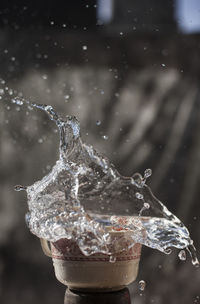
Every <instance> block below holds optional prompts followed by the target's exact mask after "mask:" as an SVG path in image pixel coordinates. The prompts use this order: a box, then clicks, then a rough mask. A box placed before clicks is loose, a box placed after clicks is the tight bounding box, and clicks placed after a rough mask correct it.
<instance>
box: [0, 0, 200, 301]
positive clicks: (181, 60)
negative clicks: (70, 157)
mask: <svg viewBox="0 0 200 304" xmlns="http://www.w3.org/2000/svg"><path fill="white" fill-rule="evenodd" d="M199 54H200V2H199V1H198V0H190V1H188V0H176V1H175V0H174V1H173V0H165V1H161V0H159V1H158V0H124V1H120V0H98V1H92V0H90V1H88V0H74V1H72V0H71V1H48V2H46V1H34V2H31V1H18V2H17V1H2V0H1V2H0V77H1V80H0V99H1V100H0V189H1V193H0V194H1V195H0V303H2V304H11V303H22V304H23V303H24V304H25V303H26V304H33V303H41V304H45V303H48V304H54V303H63V297H64V291H65V288H64V286H61V284H60V283H58V282H57V280H56V279H55V277H54V273H53V266H52V263H51V260H50V259H49V258H47V257H45V256H44V255H43V253H42V250H41V248H40V243H39V239H37V238H36V237H35V236H34V235H32V234H31V233H30V232H29V231H28V228H27V227H26V225H25V220H24V215H25V213H26V212H27V205H26V196H25V193H21V192H20V193H17V192H14V190H13V188H14V185H16V184H23V185H30V184H32V183H33V182H34V181H36V180H38V179H40V178H41V177H42V176H44V174H46V173H47V172H48V171H49V170H50V168H51V166H52V165H53V164H54V163H55V160H56V159H57V157H58V134H56V130H55V126H54V125H52V123H51V122H50V121H49V120H48V118H47V117H46V116H45V115H44V114H43V113H41V112H39V111H38V112H37V111H32V112H30V111H27V110H26V109H23V108H20V107H19V106H17V105H14V104H12V103H11V102H10V100H11V99H12V97H13V96H15V95H19V96H21V97H23V98H26V99H27V100H31V101H37V102H40V103H47V104H51V105H53V106H55V108H56V109H57V110H58V111H59V112H62V113H64V114H68V115H70V114H73V115H76V116H77V117H78V118H79V120H80V122H81V127H82V137H83V138H84V140H85V141H86V142H87V143H89V144H92V145H94V147H96V148H97V149H99V150H100V151H101V152H103V153H104V154H105V155H107V156H108V157H109V158H110V159H111V160H112V161H113V163H114V164H115V166H116V167H117V168H118V170H119V171H120V172H121V173H122V174H124V175H127V176H128V175H130V174H133V173H134V172H136V171H139V172H141V173H143V171H144V170H145V169H146V168H152V170H153V176H152V178H151V179H150V180H149V185H150V186H151V187H152V189H153V191H154V194H155V195H156V196H157V197H158V198H159V199H160V200H162V201H163V202H164V203H165V204H166V206H167V207H168V208H169V209H170V210H171V211H173V212H174V213H175V214H176V215H177V216H178V217H180V219H181V220H182V221H183V222H184V223H185V224H186V226H187V227H188V228H189V230H190V232H191V236H192V238H193V239H194V242H195V245H196V247H197V251H198V254H199V250H200V246H199V239H200V232H199V223H200V213H199V210H200V207H199V195H200V190H199V181H200V136H199V132H200V87H199V80H200V55H199ZM177 253H178V252H177V251H175V250H174V252H173V253H172V254H171V255H170V256H165V255H163V254H161V253H159V252H157V251H155V250H151V249H148V248H144V249H143V254H142V260H141V264H140V271H139V275H138V280H137V281H136V282H135V283H133V284H132V285H131V286H130V291H131V294H132V297H133V299H134V303H135V304H136V303H138V304H142V303H148V304H149V303H154V304H167V303H170V304H175V303H176V304H177V303H182V304H189V303H199V302H200V301H199V296H200V291H199V286H200V271H199V269H195V268H194V267H193V266H192V264H191V261H190V258H189V257H188V258H187V260H186V261H185V262H181V261H179V259H178V258H177ZM141 279H142V280H145V281H146V284H147V287H146V289H145V291H144V292H143V293H142V295H140V294H141V291H140V290H139V288H138V282H139V280H141Z"/></svg>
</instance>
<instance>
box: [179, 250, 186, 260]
mask: <svg viewBox="0 0 200 304" xmlns="http://www.w3.org/2000/svg"><path fill="white" fill-rule="evenodd" d="M178 257H179V259H180V260H181V261H185V260H186V252H185V250H181V251H180V252H179V254H178Z"/></svg>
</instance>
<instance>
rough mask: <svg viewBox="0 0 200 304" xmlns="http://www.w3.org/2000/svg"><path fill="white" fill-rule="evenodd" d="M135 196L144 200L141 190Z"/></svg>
mask: <svg viewBox="0 0 200 304" xmlns="http://www.w3.org/2000/svg"><path fill="white" fill-rule="evenodd" d="M135 196H136V197H137V199H140V200H142V199H143V198H144V196H143V194H141V193H139V192H136V193H135Z"/></svg>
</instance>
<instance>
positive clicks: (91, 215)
mask: <svg viewBox="0 0 200 304" xmlns="http://www.w3.org/2000/svg"><path fill="white" fill-rule="evenodd" d="M13 103H16V104H17V105H19V106H22V105H23V104H26V105H27V106H28V107H29V108H30V109H32V108H38V109H40V110H42V111H45V112H46V113H47V114H48V116H49V117H50V119H51V120H53V121H54V122H55V123H56V125H57V127H58V130H59V134H60V157H59V159H58V161H57V162H56V164H55V165H54V167H53V168H52V170H51V172H50V173H49V174H48V175H46V176H45V177H44V178H43V179H42V180H40V181H37V182H36V183H34V184H33V185H32V186H29V187H27V188H26V187H23V186H17V188H16V190H18V191H19V190H26V192H27V197H28V205H29V213H28V214H27V215H26V222H27V224H28V226H29V228H30V230H31V231H32V233H34V234H35V235H37V236H38V237H40V238H44V239H47V240H49V241H57V240H59V239H61V238H68V239H74V240H76V242H77V244H78V245H79V247H80V249H81V250H82V252H83V253H84V254H85V255H90V254H93V253H97V252H101V253H106V254H109V255H110V256H111V262H112V261H113V259H112V256H114V254H115V253H116V252H119V251H122V250H124V249H125V248H124V241H122V242H121V244H120V243H119V244H118V245H117V246H110V244H111V238H110V233H111V232H112V231H116V230H123V231H128V232H129V233H128V234H127V237H128V239H129V242H128V243H129V244H131V245H129V246H130V247H131V246H133V245H134V244H135V243H140V244H143V245H146V246H149V247H151V248H154V249H158V250H160V251H162V252H164V253H166V254H169V253H170V252H171V247H176V248H178V249H184V248H187V250H188V251H189V253H190V255H191V257H192V262H193V264H194V265H198V264H199V262H198V260H197V257H196V249H195V247H194V245H193V241H192V240H191V238H190V235H189V232H188V230H187V228H186V227H185V226H184V225H183V223H182V222H181V221H180V220H179V219H178V218H177V217H176V216H175V215H173V214H172V213H171V212H170V211H169V210H168V209H167V208H166V207H165V206H164V205H163V204H162V203H161V202H160V201H159V200H157V199H156V198H155V196H154V195H153V194H152V192H151V190H150V188H149V187H148V186H147V185H146V179H147V178H148V177H150V176H151V174H152V172H151V169H147V170H145V172H144V177H143V176H141V175H140V174H138V173H137V174H134V175H133V176H131V177H123V176H121V175H120V174H119V172H118V171H117V170H116V169H115V167H114V166H113V165H112V164H111V163H110V162H109V160H108V159H107V158H106V157H104V156H102V155H100V154H99V153H98V152H97V151H95V149H94V148H93V147H92V146H89V145H87V144H84V143H83V142H82V140H81V137H80V125H79V122H78V120H77V119H76V117H73V116H67V117H64V118H63V117H62V116H61V115H60V114H58V113H56V112H55V111H54V109H53V108H52V107H51V106H49V105H40V104H36V103H29V102H25V101H24V100H21V99H18V98H14V99H13Z"/></svg>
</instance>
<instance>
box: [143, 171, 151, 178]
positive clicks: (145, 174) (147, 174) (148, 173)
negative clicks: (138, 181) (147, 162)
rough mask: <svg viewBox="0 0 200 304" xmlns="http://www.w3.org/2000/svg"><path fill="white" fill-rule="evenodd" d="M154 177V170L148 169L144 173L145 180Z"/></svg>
mask: <svg viewBox="0 0 200 304" xmlns="http://www.w3.org/2000/svg"><path fill="white" fill-rule="evenodd" d="M151 175H152V170H151V169H146V170H145V171H144V178H148V177H150V176H151Z"/></svg>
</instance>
